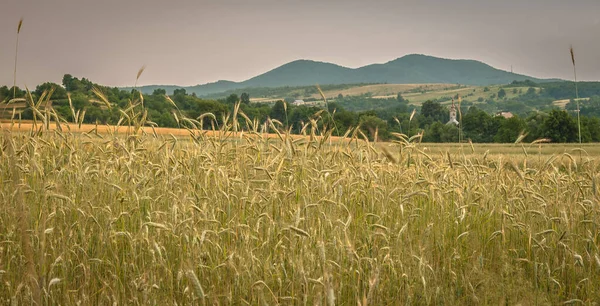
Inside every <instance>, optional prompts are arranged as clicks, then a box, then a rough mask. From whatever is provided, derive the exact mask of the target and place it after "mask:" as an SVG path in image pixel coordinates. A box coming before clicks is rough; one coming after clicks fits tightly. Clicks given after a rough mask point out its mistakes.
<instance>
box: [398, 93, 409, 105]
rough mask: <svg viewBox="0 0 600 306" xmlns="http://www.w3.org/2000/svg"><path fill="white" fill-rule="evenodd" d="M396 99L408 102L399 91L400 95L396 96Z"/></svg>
mask: <svg viewBox="0 0 600 306" xmlns="http://www.w3.org/2000/svg"><path fill="white" fill-rule="evenodd" d="M396 100H398V102H400V103H407V102H408V101H407V100H406V99H404V97H403V96H402V95H401V94H400V93H398V95H397V96H396Z"/></svg>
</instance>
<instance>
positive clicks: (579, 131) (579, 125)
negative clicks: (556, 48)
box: [570, 46, 581, 144]
mask: <svg viewBox="0 0 600 306" xmlns="http://www.w3.org/2000/svg"><path fill="white" fill-rule="evenodd" d="M570 51H571V62H572V63H573V75H574V76H575V103H577V132H578V133H579V144H581V120H580V117H579V113H580V111H579V91H578V90H577V69H576V67H575V52H573V46H571V48H570Z"/></svg>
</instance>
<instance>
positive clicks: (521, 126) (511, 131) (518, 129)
mask: <svg viewBox="0 0 600 306" xmlns="http://www.w3.org/2000/svg"><path fill="white" fill-rule="evenodd" d="M498 118H501V119H500V120H499V122H500V127H499V128H498V132H497V133H496V135H495V136H494V142H499V143H512V142H515V141H516V140H517V138H518V137H519V135H520V134H521V133H522V132H524V131H525V129H526V128H527V126H526V125H525V121H524V120H523V119H521V118H520V117H519V116H513V117H511V118H508V119H504V117H498Z"/></svg>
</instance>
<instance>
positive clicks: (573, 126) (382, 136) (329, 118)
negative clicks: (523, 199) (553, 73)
mask: <svg viewBox="0 0 600 306" xmlns="http://www.w3.org/2000/svg"><path fill="white" fill-rule="evenodd" d="M578 85H579V93H580V96H582V97H590V98H589V100H585V101H579V103H580V109H581V111H580V113H581V133H582V141H584V142H598V141H600V119H599V118H600V83H597V82H581V83H579V84H578ZM517 87H519V88H523V87H529V90H527V92H524V94H523V95H521V96H518V97H516V98H513V99H506V97H504V95H505V92H506V91H510V90H513V89H512V88H515V89H514V90H516V88H517ZM94 88H98V89H99V90H100V92H102V93H103V95H104V96H105V97H106V99H107V100H108V101H109V102H110V103H111V105H112V106H113V107H110V108H109V107H106V106H105V105H104V104H102V103H99V101H98V97H97V94H95V93H94ZM534 88H542V90H538V91H536V90H535V89H534ZM51 90H53V92H52V97H51V101H52V107H53V108H54V110H55V111H56V113H57V114H58V115H59V116H60V117H61V118H63V119H65V120H66V121H69V122H74V121H75V120H74V118H73V117H74V111H73V110H75V111H83V110H85V114H84V116H83V118H82V119H83V120H82V122H83V123H99V124H117V122H119V119H120V118H121V116H122V110H124V109H126V108H127V107H128V106H129V105H130V104H129V103H130V101H131V100H132V99H135V98H136V97H139V95H140V93H139V92H138V91H137V90H136V89H131V90H121V89H118V88H109V87H104V86H100V85H97V84H94V83H92V82H91V81H90V80H88V79H86V78H82V79H78V78H76V77H73V76H71V75H69V74H67V75H65V76H64V77H63V80H62V84H60V85H59V84H53V83H44V84H41V85H39V86H37V87H36V88H35V90H33V91H31V92H30V93H29V94H28V93H27V92H26V91H24V90H22V89H20V88H16V89H15V88H9V87H7V86H4V87H0V101H2V102H3V104H4V107H3V108H1V109H0V110H1V111H2V118H5V120H6V118H10V114H12V107H11V106H10V105H8V106H7V105H6V104H7V103H8V102H9V101H10V100H11V99H13V98H27V99H29V100H31V101H34V103H36V101H38V100H39V99H40V98H42V97H43V96H44V92H48V91H51ZM503 92H504V94H503ZM68 93H69V94H68ZM166 94H167V92H166V90H164V89H160V88H157V89H155V90H154V91H153V92H152V93H151V94H145V95H143V105H142V106H141V107H143V109H144V110H145V111H147V121H148V123H149V124H150V123H152V124H154V123H155V124H156V125H158V126H161V127H180V126H181V122H179V120H178V118H177V114H179V115H180V116H185V117H187V118H192V119H196V118H198V117H199V116H201V115H202V114H205V113H212V114H214V115H215V117H216V122H214V123H216V124H217V125H218V124H220V123H222V120H223V117H224V116H225V115H226V114H227V113H231V112H232V111H233V108H234V106H235V104H236V103H238V102H240V110H241V111H243V112H244V113H245V114H246V115H247V116H248V117H250V118H252V119H256V120H258V121H259V122H265V121H266V120H267V119H269V118H271V119H276V120H278V121H279V122H281V123H282V124H283V125H284V126H285V127H287V128H288V129H290V130H291V132H292V133H299V132H300V129H301V127H302V124H303V123H306V122H308V121H309V120H310V119H311V118H314V116H316V114H317V115H318V116H320V118H321V119H322V120H320V121H319V122H320V124H321V125H323V124H326V125H328V126H329V127H332V128H334V129H335V131H334V135H343V134H344V133H345V132H346V131H347V130H348V129H349V128H351V127H356V126H360V127H361V129H362V130H363V132H364V133H365V134H366V135H368V136H369V137H371V138H373V137H374V135H375V133H377V135H378V139H379V140H386V139H389V138H390V135H391V133H392V132H396V133H403V134H407V135H409V136H412V135H417V134H419V133H422V135H423V137H422V141H424V142H457V141H459V135H461V136H462V139H464V140H467V139H470V140H471V141H473V142H487V143H489V142H499V143H505V142H514V141H515V140H516V139H517V138H518V137H519V135H521V134H522V133H526V134H527V136H526V138H525V139H524V141H533V140H536V139H540V138H547V139H550V140H551V141H552V142H575V141H578V127H577V113H576V110H577V105H576V102H575V101H573V100H571V101H570V102H569V103H568V104H567V105H566V107H565V110H562V109H560V108H558V107H557V106H554V105H553V104H552V101H554V100H556V99H569V98H571V97H573V96H574V84H573V83H572V82H555V83H544V84H543V85H539V84H536V83H533V82H531V81H518V82H517V81H515V82H513V83H512V84H509V85H506V86H504V87H502V88H501V89H500V90H499V91H498V92H497V93H492V95H490V98H489V99H487V100H484V101H469V100H468V97H465V98H464V101H465V102H463V103H461V105H460V111H459V118H458V119H459V120H460V122H461V124H460V129H459V127H458V126H455V125H452V124H446V123H447V122H448V120H449V115H448V114H449V110H448V106H447V102H448V101H447V99H452V98H458V97H448V98H447V99H444V101H436V100H433V101H427V102H425V103H423V104H422V105H420V106H415V105H412V104H410V103H409V101H407V100H406V99H404V98H403V97H402V95H401V94H398V96H397V98H395V99H373V98H371V97H368V96H359V97H343V96H340V97H338V99H335V101H334V102H331V101H329V102H325V101H317V102H315V103H313V104H311V105H300V106H296V105H293V104H292V103H289V102H287V101H285V100H280V101H277V102H275V103H251V102H250V96H249V94H248V93H245V92H240V93H231V94H230V95H229V96H227V97H226V98H222V99H206V98H200V97H198V96H196V95H195V94H194V93H192V94H189V93H187V92H186V90H185V89H175V90H174V92H173V93H172V95H169V96H167V95H166ZM69 96H70V100H71V103H69ZM461 98H462V97H461ZM169 99H170V100H171V101H172V103H171V101H169ZM13 101H14V100H13ZM15 105H17V104H16V103H15ZM71 106H72V107H73V109H72V108H71ZM324 109H326V110H327V111H325V112H323V111H322V110H324ZM501 111H504V112H512V114H513V116H512V117H510V118H505V117H504V116H500V115H496V113H497V112H501ZM32 117H33V114H32V110H31V108H24V109H23V111H22V112H21V113H20V118H21V119H24V120H27V119H32ZM204 128H207V129H208V128H211V123H210V122H209V121H204Z"/></svg>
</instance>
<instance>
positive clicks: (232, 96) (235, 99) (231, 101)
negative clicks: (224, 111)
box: [225, 94, 240, 104]
mask: <svg viewBox="0 0 600 306" xmlns="http://www.w3.org/2000/svg"><path fill="white" fill-rule="evenodd" d="M239 100H240V99H239V98H238V95H236V94H230V95H229V97H227V99H225V103H227V104H236V103H237V102H238V101H239Z"/></svg>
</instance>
